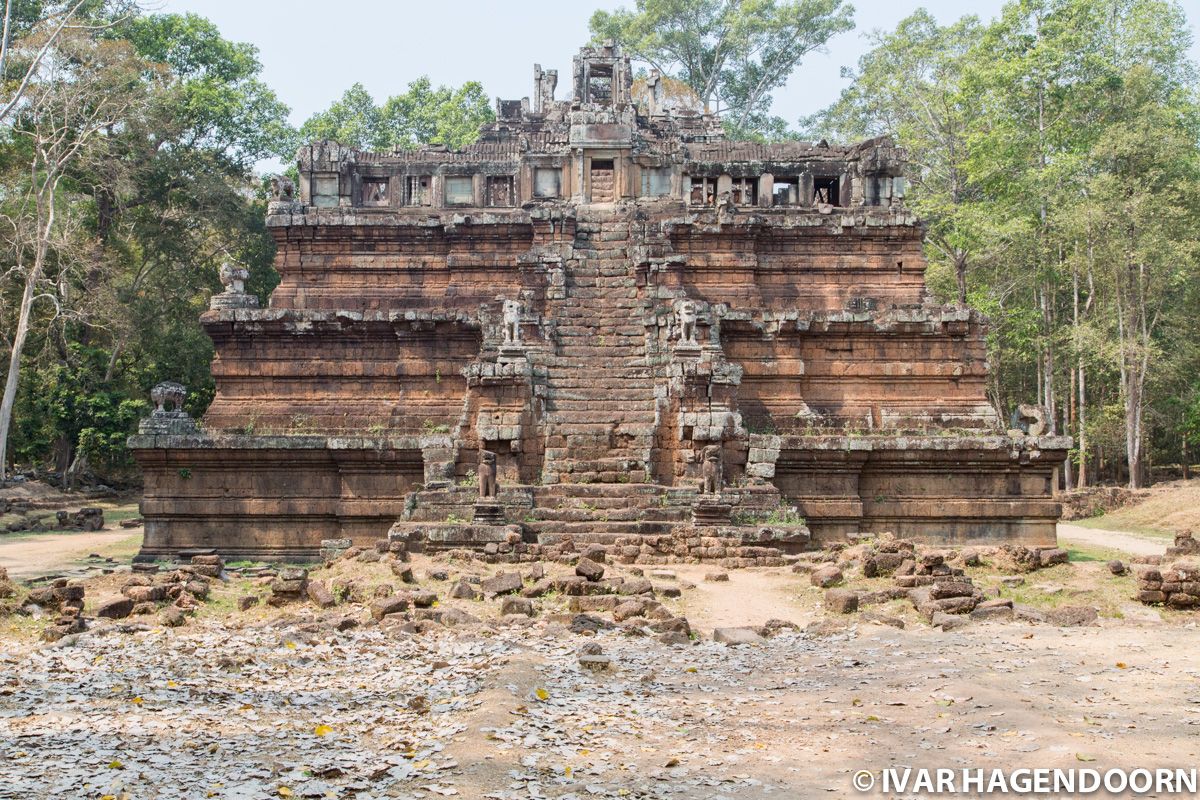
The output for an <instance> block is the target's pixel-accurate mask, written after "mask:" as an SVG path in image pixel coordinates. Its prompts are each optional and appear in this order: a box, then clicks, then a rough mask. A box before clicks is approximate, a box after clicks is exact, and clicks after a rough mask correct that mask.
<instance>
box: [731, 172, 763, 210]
mask: <svg viewBox="0 0 1200 800" xmlns="http://www.w3.org/2000/svg"><path fill="white" fill-rule="evenodd" d="M731 191H732V193H733V203H734V205H739V206H752V205H756V204H757V203H758V178H734V179H733V187H732V189H731Z"/></svg>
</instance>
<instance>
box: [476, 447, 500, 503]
mask: <svg viewBox="0 0 1200 800" xmlns="http://www.w3.org/2000/svg"><path fill="white" fill-rule="evenodd" d="M478 475H479V499H480V500H495V499H496V454H495V453H493V452H492V451H491V450H480V451H479V470H478Z"/></svg>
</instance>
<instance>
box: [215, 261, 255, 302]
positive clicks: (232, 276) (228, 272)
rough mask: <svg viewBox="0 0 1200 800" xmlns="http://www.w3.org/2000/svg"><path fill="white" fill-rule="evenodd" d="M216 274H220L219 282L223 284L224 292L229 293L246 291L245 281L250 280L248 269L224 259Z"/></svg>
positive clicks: (243, 292)
mask: <svg viewBox="0 0 1200 800" xmlns="http://www.w3.org/2000/svg"><path fill="white" fill-rule="evenodd" d="M218 274H219V275H220V276H221V283H222V284H223V285H224V286H225V291H226V292H228V293H230V294H245V293H246V281H248V280H250V270H248V269H246V268H245V267H243V266H239V265H238V264H232V263H230V262H228V261H225V262H223V263H222V264H221V266H220V268H219V269H218Z"/></svg>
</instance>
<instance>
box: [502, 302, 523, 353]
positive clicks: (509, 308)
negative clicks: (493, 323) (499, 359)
mask: <svg viewBox="0 0 1200 800" xmlns="http://www.w3.org/2000/svg"><path fill="white" fill-rule="evenodd" d="M504 345H505V346H506V347H520V345H521V301H520V300H505V301H504Z"/></svg>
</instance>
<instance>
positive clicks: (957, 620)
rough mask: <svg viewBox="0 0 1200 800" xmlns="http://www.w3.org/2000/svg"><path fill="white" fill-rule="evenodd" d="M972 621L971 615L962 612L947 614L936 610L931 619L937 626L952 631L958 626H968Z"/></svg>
mask: <svg viewBox="0 0 1200 800" xmlns="http://www.w3.org/2000/svg"><path fill="white" fill-rule="evenodd" d="M969 623H970V617H966V616H963V615H962V614H946V613H943V612H941V611H935V612H934V613H933V616H932V618H931V619H930V621H929V624H931V625H932V626H933V627H935V628H941V629H942V630H943V631H952V630H955V629H957V628H963V627H966V626H967V625H968V624H969Z"/></svg>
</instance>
